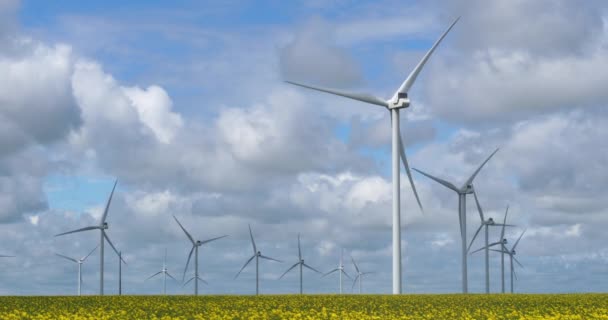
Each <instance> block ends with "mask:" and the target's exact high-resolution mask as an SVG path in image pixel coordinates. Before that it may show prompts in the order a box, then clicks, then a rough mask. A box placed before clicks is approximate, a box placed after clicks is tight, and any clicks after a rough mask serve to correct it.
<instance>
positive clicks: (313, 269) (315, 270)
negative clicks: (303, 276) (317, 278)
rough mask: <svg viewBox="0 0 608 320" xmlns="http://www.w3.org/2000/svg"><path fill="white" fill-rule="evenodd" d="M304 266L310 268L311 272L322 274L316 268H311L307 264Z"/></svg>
mask: <svg viewBox="0 0 608 320" xmlns="http://www.w3.org/2000/svg"><path fill="white" fill-rule="evenodd" d="M302 265H303V266H305V267H306V268H308V269H310V270H312V271H314V272H316V273H321V271H319V270H317V269H315V268H313V267H311V266H309V265H307V264H306V263H302Z"/></svg>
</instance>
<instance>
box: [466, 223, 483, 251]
mask: <svg viewBox="0 0 608 320" xmlns="http://www.w3.org/2000/svg"><path fill="white" fill-rule="evenodd" d="M481 228H483V224H480V225H479V228H477V231H476V232H475V235H474V236H473V239H471V243H469V247H468V248H467V252H469V251H471V246H472V245H473V241H475V238H476V237H477V235H478V234H479V231H481Z"/></svg>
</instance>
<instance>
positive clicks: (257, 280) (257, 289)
mask: <svg viewBox="0 0 608 320" xmlns="http://www.w3.org/2000/svg"><path fill="white" fill-rule="evenodd" d="M249 236H250V237H251V246H252V247H253V256H251V258H249V260H247V262H245V265H244V266H243V267H242V268H241V270H239V272H238V273H237V274H236V276H234V279H236V278H237V277H238V276H239V274H241V272H242V271H243V269H245V267H246V266H247V265H248V264H249V263H250V262H251V261H252V260H253V259H254V258H255V294H256V295H258V294H260V272H259V266H260V262H259V259H260V258H262V259H266V260H270V261H276V262H283V261H280V260H277V259H274V258H271V257H267V256H265V255H262V252H261V251H259V250H258V248H257V247H256V245H255V241H254V240H253V232H251V225H249Z"/></svg>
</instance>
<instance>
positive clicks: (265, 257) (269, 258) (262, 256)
mask: <svg viewBox="0 0 608 320" xmlns="http://www.w3.org/2000/svg"><path fill="white" fill-rule="evenodd" d="M260 258H262V259H266V260H272V261H276V262H280V263H283V261H281V260H277V259H274V258H271V257H267V256H265V255H260Z"/></svg>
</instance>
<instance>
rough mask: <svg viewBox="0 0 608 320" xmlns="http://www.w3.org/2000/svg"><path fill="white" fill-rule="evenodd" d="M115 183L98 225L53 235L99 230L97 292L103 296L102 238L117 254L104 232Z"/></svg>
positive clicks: (106, 227) (115, 182)
mask: <svg viewBox="0 0 608 320" xmlns="http://www.w3.org/2000/svg"><path fill="white" fill-rule="evenodd" d="M117 183H118V180H116V181H114V187H112V192H111V193H110V197H109V198H108V202H107V203H106V208H105V210H104V211H103V215H102V216H101V221H100V222H99V225H97V226H90V227H85V228H81V229H76V230H72V231H68V232H64V233H60V234H57V235H55V237H59V236H63V235H66V234H70V233H76V232H82V231H88V230H96V229H99V231H100V239H99V294H100V295H102V296H103V244H104V239H105V240H106V241H108V244H109V245H110V246H111V247H112V249H114V252H116V254H118V250H116V247H114V244H112V241H110V238H109V237H108V234H107V233H106V230H107V229H108V223H107V222H106V219H107V217H108V209H109V208H110V203H111V202H112V196H113V195H114V190H115V189H116V184H117Z"/></svg>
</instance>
